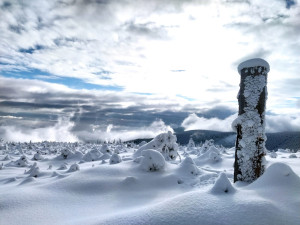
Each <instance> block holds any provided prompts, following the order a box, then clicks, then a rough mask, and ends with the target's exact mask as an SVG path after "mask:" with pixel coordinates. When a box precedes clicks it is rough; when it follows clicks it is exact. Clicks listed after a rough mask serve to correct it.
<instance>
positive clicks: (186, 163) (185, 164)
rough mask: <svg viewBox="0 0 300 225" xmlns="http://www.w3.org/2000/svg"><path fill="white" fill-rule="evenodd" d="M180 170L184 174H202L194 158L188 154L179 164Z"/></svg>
mask: <svg viewBox="0 0 300 225" xmlns="http://www.w3.org/2000/svg"><path fill="white" fill-rule="evenodd" d="M178 171H179V172H180V173H182V174H186V175H193V176H197V175H200V174H201V171H200V169H199V168H198V167H197V166H196V164H195V162H194V160H193V159H192V158H191V157H189V156H187V157H186V158H185V159H184V160H183V161H182V162H181V163H180V165H179V168H178Z"/></svg>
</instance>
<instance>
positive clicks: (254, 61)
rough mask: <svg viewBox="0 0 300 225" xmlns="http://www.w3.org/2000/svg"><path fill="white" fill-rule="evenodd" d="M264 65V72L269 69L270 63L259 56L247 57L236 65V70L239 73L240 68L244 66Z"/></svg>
mask: <svg viewBox="0 0 300 225" xmlns="http://www.w3.org/2000/svg"><path fill="white" fill-rule="evenodd" d="M259 66H261V67H265V68H266V72H267V73H268V72H269V71H270V65H269V63H268V62H267V61H265V60H263V59H260V58H254V59H249V60H247V61H244V62H242V63H240V64H239V65H238V72H239V74H241V71H242V69H244V68H250V67H259Z"/></svg>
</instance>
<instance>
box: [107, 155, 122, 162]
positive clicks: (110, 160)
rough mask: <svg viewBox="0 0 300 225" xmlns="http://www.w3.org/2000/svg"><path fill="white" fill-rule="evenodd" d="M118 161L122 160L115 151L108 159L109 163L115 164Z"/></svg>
mask: <svg viewBox="0 0 300 225" xmlns="http://www.w3.org/2000/svg"><path fill="white" fill-rule="evenodd" d="M120 162H122V159H121V157H120V156H119V155H118V154H117V153H114V154H112V156H111V157H110V159H109V164H117V163H120Z"/></svg>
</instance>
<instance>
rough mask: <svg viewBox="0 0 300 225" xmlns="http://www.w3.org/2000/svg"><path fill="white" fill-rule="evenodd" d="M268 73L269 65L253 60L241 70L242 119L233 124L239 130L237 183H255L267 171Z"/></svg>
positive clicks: (239, 99)
mask: <svg viewBox="0 0 300 225" xmlns="http://www.w3.org/2000/svg"><path fill="white" fill-rule="evenodd" d="M269 70H270V67H269V64H268V63H267V62H266V61H265V60H263V59H250V60H247V61H245V62H243V63H241V64H240V65H239V66H238V71H239V74H240V75H241V82H240V91H239V94H238V101H239V113H238V114H239V116H238V118H237V119H236V120H235V121H234V122H233V124H232V125H233V127H235V128H236V130H237V138H236V144H235V162H234V182H236V181H245V182H253V181H254V180H256V179H257V178H258V177H259V176H261V175H262V174H263V173H264V170H265V165H264V161H265V158H264V156H265V154H266V150H265V140H266V136H265V106H266V99H267V86H266V85H267V73H268V72H269Z"/></svg>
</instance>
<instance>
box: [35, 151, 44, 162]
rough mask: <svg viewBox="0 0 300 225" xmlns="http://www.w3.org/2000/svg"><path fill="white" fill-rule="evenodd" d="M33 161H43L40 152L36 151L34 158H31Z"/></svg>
mask: <svg viewBox="0 0 300 225" xmlns="http://www.w3.org/2000/svg"><path fill="white" fill-rule="evenodd" d="M32 159H33V160H36V161H37V160H42V159H43V157H42V155H41V152H40V151H37V152H36V153H35V154H34V156H33V158H32Z"/></svg>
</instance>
